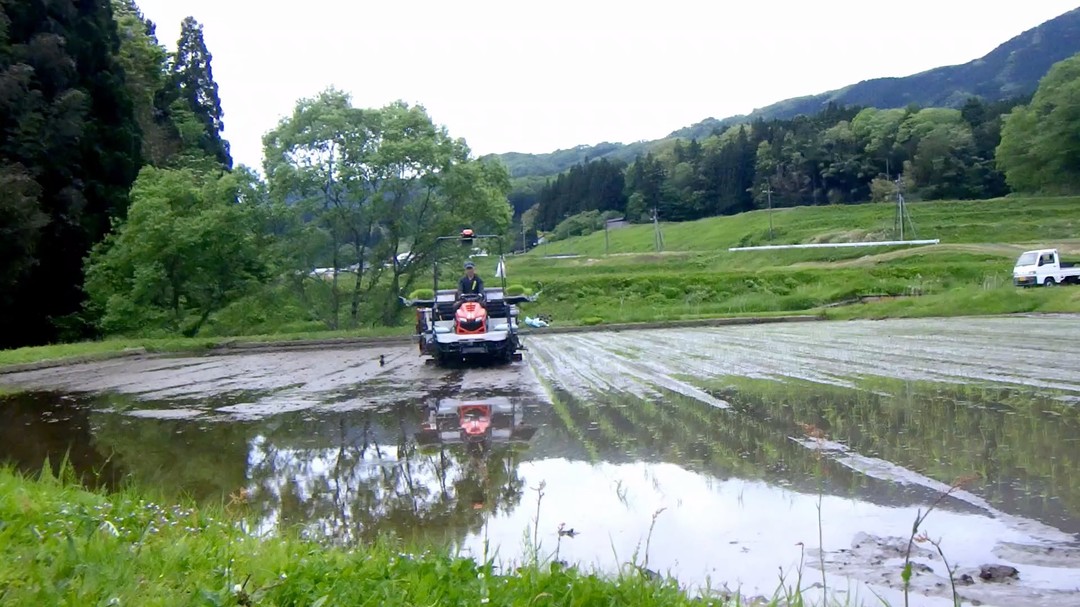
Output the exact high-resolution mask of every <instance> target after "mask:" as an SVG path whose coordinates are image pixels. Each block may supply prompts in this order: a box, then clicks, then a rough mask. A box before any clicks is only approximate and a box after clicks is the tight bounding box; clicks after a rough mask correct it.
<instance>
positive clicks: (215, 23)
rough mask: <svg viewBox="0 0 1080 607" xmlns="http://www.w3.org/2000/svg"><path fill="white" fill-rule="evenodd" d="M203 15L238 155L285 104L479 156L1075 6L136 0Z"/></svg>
mask: <svg viewBox="0 0 1080 607" xmlns="http://www.w3.org/2000/svg"><path fill="white" fill-rule="evenodd" d="M138 3H139V6H140V7H141V8H142V10H143V12H144V13H145V14H146V15H147V16H148V17H149V18H150V19H152V20H153V21H154V22H155V23H157V25H158V37H159V39H160V40H161V41H162V43H164V44H165V45H166V46H168V47H169V48H170V49H172V48H175V42H176V38H177V35H178V33H179V28H180V21H181V20H182V19H183V18H184V17H185V16H187V15H192V16H194V17H195V18H196V19H197V20H198V21H199V22H201V23H202V24H203V25H204V28H205V35H206V42H207V45H208V47H209V48H210V52H211V53H212V54H213V69H214V77H215V80H216V81H217V83H218V85H219V87H220V94H221V99H222V107H223V109H224V112H225V128H226V132H225V137H226V138H227V139H228V140H229V141H230V143H231V145H232V150H233V156H234V159H235V161H236V163H238V164H239V163H243V164H247V165H249V166H254V167H261V164H262V150H261V145H262V144H261V138H262V135H263V134H264V133H265V132H266V131H268V130H270V129H271V128H273V127H274V126H275V125H276V124H277V121H278V120H279V119H280V118H281V117H283V116H285V115H287V114H288V113H290V112H291V111H292V108H293V106H294V104H295V102H296V100H297V99H298V98H301V97H310V96H312V95H314V94H316V93H317V92H318V91H320V90H322V89H324V88H326V87H327V86H330V85H333V86H336V87H338V88H341V89H343V90H346V91H348V92H350V93H351V94H352V95H353V100H354V103H355V104H356V105H357V106H359V107H378V106H381V105H383V104H386V103H389V102H391V101H393V100H395V99H403V100H405V101H407V102H410V103H419V104H422V105H424V106H425V107H426V108H427V109H428V112H429V113H430V114H431V116H432V117H433V119H434V120H435V121H436V122H437V123H440V124H443V125H445V126H446V127H447V128H448V129H449V131H450V134H451V135H452V136H455V137H464V138H465V139H466V140H467V141H468V143H469V145H470V147H471V148H472V149H473V151H474V152H475V153H476V154H477V155H480V154H486V153H490V152H507V151H518V152H550V151H553V150H556V149H560V148H568V147H572V146H575V145H579V144H595V143H599V142H601V141H621V142H624V143H626V142H632V141H637V140H640V139H656V138H659V137H663V136H664V135H667V134H668V133H670V132H671V131H673V130H675V129H678V128H681V127H683V126H687V125H689V124H692V123H695V122H698V121H700V120H702V119H704V118H707V117H709V116H713V117H716V118H724V117H727V116H731V115H734V114H744V113H748V112H750V111H752V110H753V109H754V108H757V107H762V106H765V105H768V104H770V103H773V102H775V101H780V100H782V99H786V98H788V97H795V96H799V95H806V94H812V93H819V92H823V91H826V90H830V89H835V88H839V87H841V86H844V85H847V84H851V83H854V82H857V81H859V80H864V79H868V78H875V77H879V76H904V75H908V74H911V73H915V72H919V71H922V70H925V69H929V68H933V67H937V66H940V65H950V64H956V63H964V62H967V61H970V60H972V59H975V58H977V57H980V56H982V55H984V54H986V53H987V52H989V51H990V50H992V49H993V48H994V47H995V46H997V45H998V44H1000V43H1002V42H1005V41H1006V40H1008V39H1009V38H1011V37H1013V36H1015V35H1017V34H1019V33H1021V32H1023V31H1024V30H1027V29H1030V28H1032V27H1034V26H1036V25H1038V24H1040V23H1042V22H1044V21H1046V20H1049V19H1052V18H1054V17H1056V16H1058V15H1060V14H1062V13H1064V12H1067V11H1069V10H1071V9H1073V8H1076V7H1077V6H1078V5H1080V0H1027V1H1025V2H1001V3H989V2H986V1H985V0H981V1H980V0H907V1H906V2H901V3H892V2H889V3H886V2H868V1H866V0H828V1H827V2H805V1H794V0H793V1H788V2H779V1H776V0H743V1H741V2H732V1H720V0H715V1H713V2H708V1H707V0H696V1H687V0H663V1H659V2H640V1H638V2H625V1H622V2H611V1H603V2H601V1H589V0H548V1H546V2H534V3H526V2H506V1H505V0H502V1H494V0H482V1H480V0H475V1H468V0H465V1H459V2H448V1H447V0H414V1H403V0H399V1H398V2H391V1H387V0H380V1H370V0H351V1H350V0H305V1H303V2H289V3H285V2H275V1H268V0H258V1H256V0H184V1H183V2H181V1H179V0H138Z"/></svg>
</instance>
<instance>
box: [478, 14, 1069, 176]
mask: <svg viewBox="0 0 1080 607" xmlns="http://www.w3.org/2000/svg"><path fill="white" fill-rule="evenodd" d="M1078 52H1080V9H1076V10H1073V11H1069V12H1068V13H1065V14H1063V15H1060V16H1058V17H1056V18H1054V19H1051V20H1049V21H1047V22H1045V23H1043V24H1041V25H1039V26H1038V27H1036V28H1033V29H1031V30H1028V31H1026V32H1023V33H1021V34H1019V35H1017V36H1016V37H1014V38H1012V39H1011V40H1009V41H1007V42H1005V43H1004V44H1001V45H1000V46H998V47H997V48H995V49H994V50H993V51H991V52H990V53H988V54H987V55H985V56H983V57H980V58H978V59H975V60H973V61H970V62H968V63H965V64H963V65H956V66H945V67H939V68H935V69H932V70H928V71H926V72H922V73H919V74H913V75H910V76H906V77H898V78H891V77H890V78H875V79H872V80H867V81H864V82H859V83H856V84H852V85H850V86H847V87H844V88H842V89H838V90H835V91H829V92H826V93H821V94H816V95H807V96H803V97H797V98H794V99H787V100H783V101H779V102H777V103H774V104H772V105H770V106H767V107H764V108H759V109H757V110H754V111H753V112H751V113H750V114H749V115H748V116H746V115H744V116H731V117H727V118H723V119H717V118H705V119H704V120H702V121H700V122H698V123H696V124H692V125H689V126H686V127H683V128H680V129H677V130H675V131H673V132H672V133H671V134H669V135H668V136H667V137H665V138H663V139H658V140H655V141H641V142H635V143H631V144H626V145H624V144H621V143H607V142H605V143H601V144H597V145H593V146H590V145H580V146H577V147H574V148H571V149H569V150H558V151H555V152H551V153H548V154H522V153H517V152H510V153H506V154H499V155H498V157H499V158H500V159H501V160H502V161H503V162H504V163H506V166H507V168H509V169H510V175H511V177H514V178H515V190H518V191H529V190H535V189H537V188H536V187H535V186H536V179H531V180H530V179H518V178H528V177H534V178H535V177H537V176H539V177H543V176H554V175H556V174H558V173H562V172H564V171H566V170H568V169H569V168H570V167H571V166H573V165H575V164H579V163H581V162H585V161H588V160H599V159H602V158H603V159H607V160H613V161H614V160H618V161H623V162H627V163H629V162H631V161H633V159H634V157H635V156H637V155H638V154H639V153H640V154H645V153H647V152H648V151H652V150H655V149H656V148H658V147H663V146H669V145H670V144H671V140H672V139H676V138H681V139H687V140H688V139H693V138H696V139H705V138H707V137H710V136H711V135H713V134H715V133H717V132H723V131H726V130H727V129H728V127H730V126H732V125H735V124H743V123H749V122H750V121H752V120H754V119H757V118H762V119H765V120H771V119H777V118H778V119H790V118H794V117H795V116H798V115H805V116H813V115H816V114H819V113H821V112H822V111H825V110H826V109H827V108H828V106H829V105H834V106H848V107H875V108H879V109H894V108H905V107H908V106H909V105H915V106H918V107H949V108H955V109H959V108H961V107H963V105H964V104H965V103H967V101H968V99H970V98H971V97H978V98H979V99H981V100H982V101H983V102H984V103H987V104H994V103H996V102H999V101H1007V100H1010V99H1016V98H1024V97H1029V96H1030V95H1031V94H1032V93H1034V92H1035V88H1036V87H1037V86H1038V83H1039V80H1040V79H1041V78H1042V77H1043V76H1044V75H1045V74H1046V73H1047V71H1048V70H1049V69H1050V66H1051V65H1053V64H1054V63H1057V62H1058V61H1061V60H1063V59H1065V58H1067V57H1071V56H1072V55H1074V54H1075V53H1078Z"/></svg>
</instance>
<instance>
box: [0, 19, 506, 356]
mask: <svg viewBox="0 0 1080 607" xmlns="http://www.w3.org/2000/svg"><path fill="white" fill-rule="evenodd" d="M0 7H2V12H0V85H2V86H0V92H2V93H3V94H2V95H0V126H2V127H3V129H4V133H5V137H4V138H3V139H2V140H0V186H2V187H0V347H11V346H20V345H30V344H42V343H49V342H56V341H61V340H73V339H84V338H89V337H98V336H102V335H112V334H123V335H179V334H182V335H189V336H191V335H202V334H206V333H207V332H213V333H215V334H223V333H225V334H235V333H249V334H250V333H252V332H259V331H280V330H319V329H339V328H350V327H358V326H361V325H368V326H370V325H382V324H394V323H397V322H399V320H400V318H401V314H400V311H401V304H400V302H399V301H398V299H397V295H398V294H399V293H400V292H401V291H402V290H404V289H408V288H409V287H410V285H412V284H413V282H414V281H415V280H416V278H417V276H418V275H419V274H420V273H422V272H424V271H426V270H428V269H429V268H430V265H429V263H430V261H431V259H432V257H433V256H434V255H435V254H436V252H437V251H436V249H435V242H436V241H435V238H436V237H437V236H441V235H444V234H446V233H449V232H453V231H456V230H458V229H460V228H461V227H462V226H463V225H471V226H473V227H475V228H477V229H480V230H484V231H495V232H497V233H501V232H504V231H506V230H507V229H508V228H509V223H510V216H511V212H510V206H509V205H508V203H507V194H508V192H509V178H508V176H507V174H506V172H505V169H504V168H503V167H502V165H500V164H497V163H490V162H478V161H476V160H475V159H474V158H472V157H471V155H470V152H469V149H468V147H467V146H466V145H465V144H464V140H462V139H459V138H455V137H451V136H450V135H449V133H447V132H446V130H445V129H444V128H442V127H440V126H438V125H436V124H434V123H433V122H432V121H431V119H430V117H429V116H428V115H427V113H426V111H425V110H424V109H423V108H422V107H419V106H410V105H407V104H405V103H401V102H397V103H392V104H389V105H387V106H385V107H382V108H370V109H362V108H354V107H353V106H352V104H351V100H350V98H349V96H348V95H347V94H345V93H342V92H340V91H336V90H333V89H326V90H324V91H321V92H319V93H317V94H316V95H314V96H312V97H311V98H306V99H301V100H299V101H298V102H297V104H296V108H295V110H294V112H293V114H292V115H291V116H289V117H288V118H286V119H284V120H283V121H282V122H281V123H280V124H279V125H278V126H277V127H276V128H274V129H272V130H271V132H269V133H267V135H266V138H265V141H264V145H265V153H266V161H265V166H264V167H263V168H264V169H265V173H266V180H265V181H264V180H263V179H262V178H261V177H260V176H259V175H258V174H256V173H255V172H254V171H252V170H251V169H250V168H249V167H244V166H239V167H235V168H234V167H233V161H232V158H231V155H230V151H229V148H230V146H229V142H228V141H226V140H225V138H224V136H223V134H224V131H225V127H224V120H225V116H224V115H223V113H222V109H221V101H220V99H219V97H218V86H217V83H216V82H215V80H214V75H213V69H212V63H213V58H212V55H211V53H210V50H209V49H208V48H207V46H206V43H205V40H204V36H203V28H202V25H201V24H200V23H199V22H198V21H197V20H196V19H195V18H194V17H188V18H186V19H184V21H183V23H182V24H181V32H180V36H179V39H178V40H177V42H176V45H175V50H173V51H172V52H169V51H167V50H166V48H165V47H164V46H163V45H162V44H161V43H160V42H159V41H158V39H157V37H156V35H155V25H154V24H153V23H152V22H150V21H149V20H148V19H146V18H145V17H144V16H143V15H142V14H141V12H140V10H139V8H138V7H137V6H136V4H135V2H134V1H133V0H112V1H111V2H109V1H108V0H95V1H89V2H46V1H44V0H27V1H25V2H17V3H16V2H4V3H2V4H0ZM406 253H407V254H406ZM444 253H446V252H445V251H444ZM455 253H456V252H455ZM316 269H319V271H316ZM286 325H288V326H286Z"/></svg>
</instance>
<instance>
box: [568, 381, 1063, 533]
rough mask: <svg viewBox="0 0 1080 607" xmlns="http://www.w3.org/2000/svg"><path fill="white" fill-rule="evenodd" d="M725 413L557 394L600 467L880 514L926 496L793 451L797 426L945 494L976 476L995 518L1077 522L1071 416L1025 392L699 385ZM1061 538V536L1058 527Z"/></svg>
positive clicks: (668, 402) (685, 403)
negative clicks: (756, 488)
mask: <svg viewBox="0 0 1080 607" xmlns="http://www.w3.org/2000/svg"><path fill="white" fill-rule="evenodd" d="M703 387H706V388H709V389H710V391H711V392H712V393H713V394H714V395H715V396H717V397H719V398H723V399H725V400H727V401H728V402H730V403H732V408H731V409H729V410H722V409H717V408H715V407H711V406H709V405H708V404H706V403H703V402H701V401H699V400H697V399H694V398H692V397H688V396H684V395H681V394H677V393H672V392H665V393H663V394H662V396H660V397H658V398H653V399H648V398H639V397H637V396H634V395H632V394H628V393H608V394H589V395H588V396H586V397H574V396H572V395H569V394H566V393H562V392H556V393H555V398H554V405H553V406H554V408H555V409H556V412H557V413H558V417H559V418H560V419H561V420H562V422H563V425H564V427H565V428H566V432H567V434H570V435H573V436H575V437H576V438H577V439H579V440H581V441H582V442H584V443H586V448H585V451H586V452H588V453H591V454H592V457H593V458H595V459H603V460H608V461H632V460H644V461H668V462H673V463H677V464H680V465H682V466H684V467H686V468H688V469H692V470H696V471H699V472H702V473H706V474H709V475H711V476H716V477H720V478H724V477H728V476H736V477H740V478H761V479H765V480H769V481H770V482H776V483H781V484H784V485H787V486H791V487H793V488H797V489H802V490H806V491H811V492H816V491H817V490H818V488H819V483H820V484H821V485H820V486H822V487H823V488H824V490H825V491H826V492H829V493H833V494H838V495H852V494H858V495H859V496H860V498H862V499H868V500H870V501H875V502H878V503H885V504H890V505H901V504H910V503H914V502H917V501H923V500H925V498H926V494H927V490H926V489H924V488H920V487H917V486H904V485H900V484H897V483H892V482H887V481H880V480H876V479H873V478H871V477H869V476H867V475H865V474H861V473H859V472H857V471H854V470H851V469H849V468H847V467H845V466H843V465H841V464H839V463H836V462H835V461H832V460H831V459H828V458H826V459H823V460H819V459H818V458H816V457H815V454H814V452H812V451H810V450H808V449H807V448H806V447H804V446H802V445H800V444H799V443H797V442H795V441H794V440H792V438H793V437H804V436H805V432H806V427H807V426H813V427H816V428H820V429H821V430H822V431H823V432H824V435H825V436H826V437H827V438H829V439H831V440H835V441H839V442H841V443H843V444H845V445H846V446H848V447H849V448H851V449H853V450H855V451H857V452H859V453H860V454H862V455H866V456H870V457H876V458H879V459H882V460H886V461H888V462H892V463H895V464H898V465H900V466H903V467H905V468H907V469H909V470H912V471H915V472H918V473H921V474H924V475H926V476H929V477H931V478H933V479H935V480H937V481H940V482H944V483H946V484H948V483H951V482H953V481H954V480H955V479H957V478H959V477H963V476H968V475H972V474H977V475H978V476H979V477H980V480H979V481H978V482H977V484H976V485H974V486H973V487H971V488H972V490H974V491H975V492H976V493H978V494H980V495H982V496H983V497H985V498H986V499H988V500H989V501H990V502H991V503H993V504H994V505H995V506H997V507H999V508H1002V509H1004V510H1008V511H1013V512H1019V513H1023V514H1026V515H1029V516H1034V517H1037V518H1041V519H1043V520H1046V521H1047V522H1051V523H1052V524H1056V525H1058V526H1061V524H1062V523H1063V521H1069V520H1071V521H1073V522H1072V523H1070V524H1071V525H1072V526H1074V527H1075V525H1076V523H1075V521H1076V519H1077V518H1078V517H1080V485H1078V484H1077V483H1076V482H1075V479H1076V477H1077V476H1076V474H1077V472H1078V471H1080V449H1076V448H1075V445H1076V443H1077V441H1078V440H1080V415H1078V414H1077V412H1076V411H1075V409H1073V408H1071V407H1069V406H1067V405H1065V404H1063V403H1062V402H1060V401H1058V400H1054V398H1053V395H1045V394H1043V395H1039V394H1035V393H1033V392H1032V391H1030V390H1023V389H1019V388H1011V389H1010V388H1001V387H987V386H976V385H937V384H920V383H905V382H899V381H895V382H884V381H882V382H876V383H873V384H867V385H865V386H864V387H863V389H851V388H845V387H841V386H827V385H821V384H813V383H810V382H795V381H789V382H772V381H764V380H761V381H753V380H745V379H736V380H732V381H724V382H717V383H716V384H715V385H712V386H709V385H705V386H703ZM1066 526H1067V525H1066Z"/></svg>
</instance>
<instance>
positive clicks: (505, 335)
mask: <svg viewBox="0 0 1080 607" xmlns="http://www.w3.org/2000/svg"><path fill="white" fill-rule="evenodd" d="M448 240H457V241H458V242H459V243H460V244H461V245H463V246H470V247H471V246H472V244H473V242H474V241H476V240H495V241H496V242H497V244H498V248H499V251H498V252H499V271H498V272H497V273H496V274H497V276H498V278H499V279H500V286H499V287H486V288H484V289H483V292H481V293H468V294H462V295H461V296H460V297H458V296H457V291H456V290H455V289H440V288H439V257H440V255H439V246H440V245H441V244H442V243H443V242H445V241H448ZM434 258H435V261H434V267H433V282H434V285H433V287H434V288H433V289H432V293H433V294H434V295H433V297H431V298H417V299H406V298H404V297H402V298H401V300H402V302H404V303H405V305H407V306H412V307H414V308H416V334H417V340H418V342H419V348H420V354H421V355H426V356H431V357H432V358H433V359H434V361H435V363H436V364H438V365H440V366H446V365H449V364H452V363H455V362H462V361H466V360H478V359H484V360H488V361H494V362H498V363H509V362H511V361H515V360H521V353H520V350H525V347H524V346H522V345H521V339H520V337H519V336H518V321H517V317H518V307H517V306H518V305H519V304H521V303H524V302H528V301H535V300H536V296H528V295H525V294H524V293H522V294H518V295H508V294H507V292H506V291H507V289H506V272H505V264H504V261H503V251H502V238H501V237H499V236H495V235H487V234H485V235H476V234H473V231H472V230H469V229H466V230H462V232H461V234H460V235H459V236H442V237H439V238H438V242H437V244H436V248H435V255H434Z"/></svg>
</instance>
